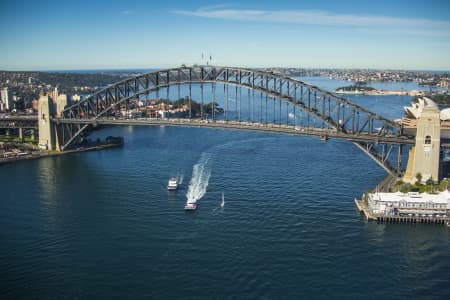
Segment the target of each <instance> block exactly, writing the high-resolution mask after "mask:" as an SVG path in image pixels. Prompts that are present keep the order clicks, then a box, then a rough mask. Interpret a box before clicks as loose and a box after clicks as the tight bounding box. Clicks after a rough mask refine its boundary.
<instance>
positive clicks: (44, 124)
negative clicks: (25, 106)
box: [38, 95, 55, 150]
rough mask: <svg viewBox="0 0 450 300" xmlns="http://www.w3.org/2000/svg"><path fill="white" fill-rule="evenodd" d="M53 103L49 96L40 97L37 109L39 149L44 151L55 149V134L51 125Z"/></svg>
mask: <svg viewBox="0 0 450 300" xmlns="http://www.w3.org/2000/svg"><path fill="white" fill-rule="evenodd" d="M52 113H53V101H52V100H51V99H50V98H49V96H44V95H41V96H40V98H39V107H38V122H39V148H41V149H44V150H54V149H55V132H54V130H53V126H52V124H51V117H52Z"/></svg>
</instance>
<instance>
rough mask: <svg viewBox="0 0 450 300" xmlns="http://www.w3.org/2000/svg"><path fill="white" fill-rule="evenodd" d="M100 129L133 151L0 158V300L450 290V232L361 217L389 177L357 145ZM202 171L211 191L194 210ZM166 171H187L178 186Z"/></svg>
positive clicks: (443, 295)
mask: <svg viewBox="0 0 450 300" xmlns="http://www.w3.org/2000/svg"><path fill="white" fill-rule="evenodd" d="M365 97H366V98H364V97H363V96H361V97H355V98H354V99H353V101H355V102H358V103H359V104H361V105H363V106H365V107H370V108H374V109H375V110H376V111H377V112H378V113H380V114H382V115H388V116H389V117H392V118H396V117H397V116H401V106H402V105H403V104H404V103H407V102H408V99H406V98H400V97H394V98H385V97H383V98H382V99H379V100H378V101H385V102H382V104H383V105H378V104H377V103H379V102H376V101H377V100H376V98H370V97H367V96H365ZM96 134H97V135H102V136H106V135H121V136H124V138H125V145H124V147H123V148H117V149H110V150H104V151H99V152H87V153H79V154H71V155H65V156H61V157H55V158H46V159H40V160H35V161H23V162H19V163H15V164H9V165H3V166H1V167H0V184H1V199H0V228H1V230H0V270H1V272H0V298H1V299H67V298H68V299H98V298H106V299H124V298H126V299H135V298H139V299H149V298H150V299H180V298H187V299H261V298H266V299H302V298H303V299H330V298H334V299H361V298H366V299H384V298H390V299H407V298H413V299H448V298H449V297H450V271H449V270H450V254H449V249H450V242H449V237H450V233H449V228H447V227H445V226H434V225H400V224H382V225H379V224H375V223H367V222H366V221H365V219H364V217H363V216H361V215H360V213H359V212H358V211H357V210H356V209H355V207H354V203H353V199H354V198H355V197H359V196H360V195H361V193H362V192H364V191H366V190H368V189H370V188H372V187H373V186H375V185H376V184H377V183H378V182H379V181H380V180H381V179H383V177H384V176H385V175H386V174H385V173H384V171H383V170H382V169H381V168H379V167H378V166H377V165H376V164H375V163H374V162H372V161H371V160H370V159H369V158H368V157H367V156H366V155H365V154H363V153H362V152H361V151H359V150H358V149H357V148H356V147H355V146H353V145H352V144H351V143H349V142H347V141H339V140H330V141H328V142H321V141H320V140H319V139H318V138H308V137H296V136H289V135H275V134H265V133H255V132H243V131H242V132H241V131H226V130H212V129H199V128H174V127H114V128H109V129H104V130H102V131H99V132H97V133H96ZM195 165H197V166H198V167H197V168H194V166H195ZM194 170H195V171H194ZM202 172H203V173H202ZM200 173H202V174H204V175H205V174H206V175H209V176H203V177H202V178H204V180H203V182H202V185H203V186H206V189H205V190H204V192H205V194H204V196H203V197H202V198H200V199H199V200H198V209H197V211H195V212H189V213H186V212H185V211H184V210H183V206H184V203H185V201H186V194H187V191H188V189H189V184H190V182H191V179H192V178H193V177H194V178H196V177H197V176H200ZM170 177H178V178H180V179H181V178H183V184H182V185H181V188H180V189H179V190H178V191H176V192H168V191H167V190H166V185H167V180H168V179H169V178H170ZM205 178H208V180H207V181H206V179H205ZM194 181H195V180H194ZM222 191H223V192H224V193H225V203H226V204H225V207H224V208H223V209H222V208H220V202H221V193H222Z"/></svg>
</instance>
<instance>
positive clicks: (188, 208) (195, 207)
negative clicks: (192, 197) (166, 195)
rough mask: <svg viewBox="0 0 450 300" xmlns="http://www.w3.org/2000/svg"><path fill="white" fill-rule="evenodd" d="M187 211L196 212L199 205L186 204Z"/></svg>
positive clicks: (193, 203)
mask: <svg viewBox="0 0 450 300" xmlns="http://www.w3.org/2000/svg"><path fill="white" fill-rule="evenodd" d="M184 209H185V210H196V209H197V203H195V202H186V205H184Z"/></svg>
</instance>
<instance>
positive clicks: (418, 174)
mask: <svg viewBox="0 0 450 300" xmlns="http://www.w3.org/2000/svg"><path fill="white" fill-rule="evenodd" d="M416 178H417V181H416V185H420V184H421V183H422V174H420V173H417V174H416Z"/></svg>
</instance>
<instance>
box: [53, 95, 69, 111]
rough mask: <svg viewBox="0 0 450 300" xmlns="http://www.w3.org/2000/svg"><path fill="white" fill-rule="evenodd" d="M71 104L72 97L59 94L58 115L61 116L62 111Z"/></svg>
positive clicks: (57, 100) (57, 102) (57, 101)
mask: <svg viewBox="0 0 450 300" xmlns="http://www.w3.org/2000/svg"><path fill="white" fill-rule="evenodd" d="M69 104H70V98H69V97H68V96H67V95H66V94H61V95H58V97H57V98H56V110H55V112H56V117H60V116H61V112H62V111H63V110H64V108H66V106H67V105H69Z"/></svg>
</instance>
